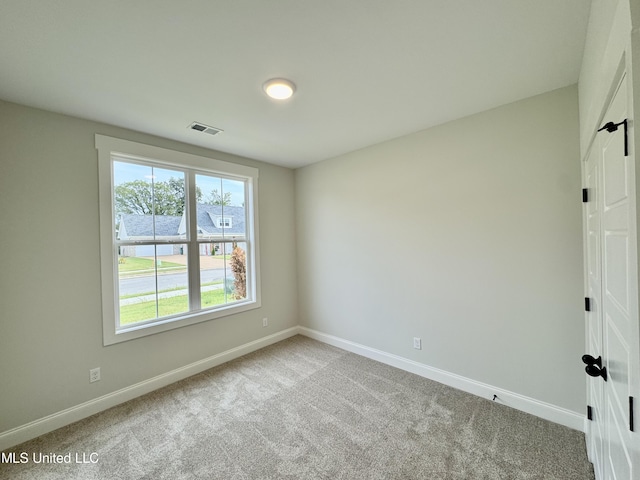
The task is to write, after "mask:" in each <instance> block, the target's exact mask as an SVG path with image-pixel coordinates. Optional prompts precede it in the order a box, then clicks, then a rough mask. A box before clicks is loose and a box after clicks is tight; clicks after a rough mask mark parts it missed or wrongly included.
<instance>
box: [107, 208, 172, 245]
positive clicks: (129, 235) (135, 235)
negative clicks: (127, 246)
mask: <svg viewBox="0 0 640 480" xmlns="http://www.w3.org/2000/svg"><path fill="white" fill-rule="evenodd" d="M154 220H155V232H156V238H157V237H175V236H177V235H178V227H179V226H180V221H181V220H182V217H177V216H173V215H155V216H152V215H135V214H124V215H122V216H121V217H120V228H119V230H118V239H119V240H127V239H142V238H147V239H148V238H153V222H154Z"/></svg>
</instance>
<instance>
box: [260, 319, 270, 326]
mask: <svg viewBox="0 0 640 480" xmlns="http://www.w3.org/2000/svg"><path fill="white" fill-rule="evenodd" d="M262 326H263V327H268V326H269V319H268V318H267V317H264V318H263V319H262Z"/></svg>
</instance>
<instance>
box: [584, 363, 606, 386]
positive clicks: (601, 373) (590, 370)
mask: <svg viewBox="0 0 640 480" xmlns="http://www.w3.org/2000/svg"><path fill="white" fill-rule="evenodd" d="M584 371H585V372H587V375H589V376H590V377H602V379H603V380H604V381H605V382H606V381H607V367H602V368H598V367H597V366H596V365H595V364H592V365H587V366H586V367H585V368H584Z"/></svg>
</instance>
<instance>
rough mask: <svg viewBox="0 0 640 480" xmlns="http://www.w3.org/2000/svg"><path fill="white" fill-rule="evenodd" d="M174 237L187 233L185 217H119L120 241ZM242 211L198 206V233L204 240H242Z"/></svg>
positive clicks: (228, 207)
mask: <svg viewBox="0 0 640 480" xmlns="http://www.w3.org/2000/svg"><path fill="white" fill-rule="evenodd" d="M154 219H155V233H156V235H155V238H158V237H177V236H181V235H184V234H185V233H186V224H185V221H184V217H183V216H182V217H178V216H173V215H155V216H152V215H136V214H123V215H121V216H120V225H119V228H118V239H119V240H149V239H152V238H153V232H154V230H153V227H154V225H153V221H154ZM222 219H228V223H230V225H229V226H227V227H223V226H222V223H220V222H219V220H222ZM245 231H246V230H245V221H244V207H231V206H225V207H223V206H221V205H206V204H202V203H200V204H198V233H199V234H202V235H204V236H206V237H214V238H215V237H220V238H221V237H222V236H223V233H224V236H225V237H242V236H244V234H245Z"/></svg>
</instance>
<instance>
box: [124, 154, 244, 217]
mask: <svg viewBox="0 0 640 480" xmlns="http://www.w3.org/2000/svg"><path fill="white" fill-rule="evenodd" d="M171 177H174V178H181V179H184V178H185V175H184V172H182V171H181V170H178V169H175V170H173V169H171V168H158V167H151V166H149V165H143V164H137V163H128V162H120V161H114V162H113V179H114V185H121V184H123V183H126V182H131V181H134V180H143V181H145V182H151V181H152V180H153V181H154V182H165V181H167V180H169V179H170V178H171ZM196 186H198V187H200V190H201V191H202V200H203V201H205V202H206V201H207V200H209V197H210V195H211V192H212V191H213V190H214V189H215V190H217V191H218V194H220V195H224V194H225V193H226V192H231V205H232V206H243V205H244V202H245V197H244V187H245V185H244V182H242V181H238V180H230V179H228V178H220V177H216V176H213V175H207V174H197V175H196Z"/></svg>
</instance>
